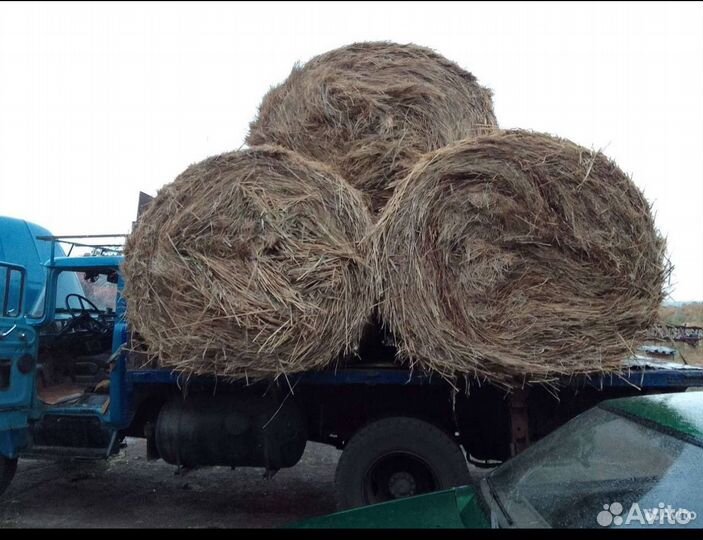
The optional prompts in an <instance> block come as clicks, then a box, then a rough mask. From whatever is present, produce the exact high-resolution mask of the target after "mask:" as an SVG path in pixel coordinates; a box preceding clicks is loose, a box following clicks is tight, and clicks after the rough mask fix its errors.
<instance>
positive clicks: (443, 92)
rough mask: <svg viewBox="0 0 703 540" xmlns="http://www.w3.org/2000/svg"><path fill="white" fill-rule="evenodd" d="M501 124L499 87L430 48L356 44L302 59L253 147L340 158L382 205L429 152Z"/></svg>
mask: <svg viewBox="0 0 703 540" xmlns="http://www.w3.org/2000/svg"><path fill="white" fill-rule="evenodd" d="M496 126H497V122H496V118H495V115H494V113H493V103H492V99H491V92H490V91H489V90H487V89H486V88H483V87H482V86H480V85H479V84H478V82H477V80H476V77H474V76H473V75H472V74H471V73H469V72H467V71H465V70H463V69H462V68H460V67H459V66H458V65H457V64H455V63H454V62H451V61H449V60H447V59H446V58H444V57H443V56H441V55H439V54H437V53H435V52H434V51H432V50H430V49H426V48H424V47H419V46H417V45H398V44H395V43H379V42H371V43H356V44H353V45H349V46H346V47H342V48H339V49H336V50H333V51H330V52H327V53H325V54H322V55H320V56H317V57H315V58H313V59H312V60H310V61H309V62H307V63H306V64H304V65H303V66H299V65H296V66H295V67H294V68H293V71H292V73H291V74H290V76H289V77H288V79H286V81H284V82H283V83H282V84H281V85H279V86H277V87H274V88H273V89H272V90H270V91H269V92H268V94H266V96H265V97H264V99H263V101H262V102H261V105H260V108H259V114H258V117H257V118H256V119H255V120H254V121H253V122H252V123H251V125H250V132H249V135H248V137H247V143H248V144H250V145H256V144H264V143H274V144H279V145H281V146H284V147H286V148H290V149H292V150H295V151H296V152H299V153H301V154H303V155H305V156H307V157H309V158H311V159H315V160H319V161H324V162H325V163H328V164H330V165H331V166H332V167H333V168H334V169H335V170H336V171H337V172H338V173H339V174H341V175H342V176H343V177H345V178H346V179H347V180H348V181H349V182H351V183H352V184H353V185H354V186H355V187H356V188H358V189H359V190H361V191H362V192H364V193H365V194H367V195H368V197H369V199H370V204H371V205H372V208H373V209H374V210H376V211H378V210H380V209H381V208H382V207H383V206H384V204H385V203H386V201H387V200H388V198H389V197H390V195H391V193H392V184H393V182H395V181H397V180H399V179H401V178H402V177H404V176H405V175H406V174H407V172H408V171H409V169H410V168H411V167H412V165H414V163H415V162H416V161H417V158H418V157H419V155H420V154H422V153H425V152H428V151H430V150H436V149H438V148H441V147H443V146H445V145H447V144H449V143H450V142H453V141H456V140H459V139H463V138H465V137H470V136H474V135H477V134H479V133H483V132H485V131H487V130H492V129H493V128H494V127H496Z"/></svg>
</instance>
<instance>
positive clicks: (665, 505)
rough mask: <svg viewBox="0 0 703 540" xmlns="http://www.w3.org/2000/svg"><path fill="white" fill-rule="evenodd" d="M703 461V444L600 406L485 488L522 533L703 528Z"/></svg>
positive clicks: (503, 470)
mask: <svg viewBox="0 0 703 540" xmlns="http://www.w3.org/2000/svg"><path fill="white" fill-rule="evenodd" d="M701 463H703V449H702V448H701V447H700V446H697V445H696V444H692V443H691V442H686V441H684V440H681V439H679V438H676V437H673V436H670V435H667V434H665V433H663V432H661V431H657V430H655V429H653V428H649V427H646V426H644V425H641V424H639V423H636V422H634V421H631V420H628V419H626V418H624V417H622V416H619V415H617V414H614V413H611V412H608V411H606V410H603V409H600V408H595V409H592V410H591V411H589V412H587V413H584V414H582V415H580V416H578V417H577V418H575V419H573V420H571V421H570V422H569V423H568V424H566V425H565V426H563V427H562V428H561V429H558V430H557V431H555V432H553V433H551V434H550V435H548V436H547V437H545V438H544V439H542V440H541V441H539V442H538V443H536V444H535V445H533V446H531V447H530V448H528V449H527V450H525V451H524V452H523V453H522V454H519V455H518V456H516V457H515V458H513V459H511V460H510V461H508V462H506V463H505V464H504V465H502V466H500V467H498V468H497V469H496V470H495V471H493V472H492V473H491V474H490V475H488V477H487V478H486V479H485V480H484V482H485V483H486V484H487V486H488V488H489V490H490V493H491V495H492V496H493V498H495V499H496V502H497V503H498V504H499V505H500V507H501V509H502V511H503V513H504V514H506V515H507V516H508V518H509V520H511V521H512V525H514V526H517V527H568V528H571V527H596V528H598V527H619V528H623V527H652V526H658V527H701V525H703V490H701V489H700V486H701V485H703V467H701ZM669 508H671V510H669ZM679 510H681V512H680V513H679V514H677V515H675V512H676V511H679ZM686 512H695V514H690V513H688V514H687V513H686ZM669 516H671V518H669ZM696 518H697V519H696ZM672 521H673V522H672Z"/></svg>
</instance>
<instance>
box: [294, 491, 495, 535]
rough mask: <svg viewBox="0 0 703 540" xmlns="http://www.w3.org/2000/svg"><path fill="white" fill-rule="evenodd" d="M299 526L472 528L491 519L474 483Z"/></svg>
mask: <svg viewBox="0 0 703 540" xmlns="http://www.w3.org/2000/svg"><path fill="white" fill-rule="evenodd" d="M288 527H289V528H296V529H401V528H403V529H404V528H408V529H436V528H440V529H466V528H469V529H472V528H480V529H483V528H490V520H489V518H488V517H487V515H486V513H485V512H484V511H483V508H482V506H481V505H480V503H479V495H478V494H477V493H476V490H475V489H474V488H473V487H471V486H464V487H459V488H454V489H449V490H446V491H437V492H434V493H428V494H426V495H418V496H416V497H408V498H407V499H400V500H397V501H389V502H385V503H380V504H374V505H371V506H365V507H362V508H355V509H353V510H346V511H344V512H337V513H335V514H329V515H326V516H322V517H318V518H312V519H308V520H305V521H302V522H299V523H295V524H293V525H289V526H288Z"/></svg>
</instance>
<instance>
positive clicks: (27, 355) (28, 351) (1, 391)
mask: <svg viewBox="0 0 703 540" xmlns="http://www.w3.org/2000/svg"><path fill="white" fill-rule="evenodd" d="M25 286H26V272H25V269H24V267H22V266H19V265H15V264H10V263H5V262H0V455H3V456H5V457H8V458H13V457H15V456H16V452H17V450H18V448H17V447H18V446H22V445H23V441H24V439H25V437H26V428H27V422H28V418H29V413H30V410H31V408H32V400H33V398H34V392H35V387H36V384H35V381H36V358H37V341H38V340H37V332H36V330H35V329H34V328H33V327H32V326H30V325H29V324H28V323H27V320H26V318H25V311H26V309H25V308H26V306H25V305H24V303H25V302H24V295H25Z"/></svg>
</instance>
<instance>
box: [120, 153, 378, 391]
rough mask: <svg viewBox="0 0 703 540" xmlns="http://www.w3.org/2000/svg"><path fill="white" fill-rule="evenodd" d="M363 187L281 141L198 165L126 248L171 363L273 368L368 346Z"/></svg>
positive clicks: (311, 364)
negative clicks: (362, 341) (363, 339)
mask: <svg viewBox="0 0 703 540" xmlns="http://www.w3.org/2000/svg"><path fill="white" fill-rule="evenodd" d="M370 223H371V218H370V215H369V213H368V210H367V208H366V206H365V204H364V201H363V198H362V196H361V195H360V194H359V193H358V192H357V191H356V190H354V189H353V188H352V187H351V186H349V185H348V184H347V183H346V182H345V181H344V180H343V179H341V178H339V177H338V176H336V175H335V174H334V173H333V172H332V171H331V170H330V169H328V168H327V167H326V166H324V165H321V164H317V163H314V162H310V161H307V160H305V159H304V158H302V157H300V156H298V155H297V154H295V153H293V152H290V151H288V150H284V149H282V148H276V147H270V146H265V147H257V148H251V149H249V150H244V151H238V152H231V153H227V154H223V155H219V156H215V157H211V158H209V159H206V160H204V161H202V162H200V163H198V164H195V165H192V166H191V167H189V168H188V169H187V170H186V171H185V172H183V173H182V174H181V175H180V176H179V177H178V178H176V180H175V181H174V182H172V183H171V184H169V185H167V186H165V187H164V188H162V189H161V190H160V191H159V193H158V195H157V197H156V199H155V200H154V202H153V203H152V205H151V206H150V207H149V209H148V210H147V211H146V213H145V214H144V215H143V216H142V218H141V219H140V221H139V223H138V224H137V226H136V228H135V230H134V232H133V233H132V235H131V236H130V237H129V239H128V241H127V244H126V249H125V263H124V274H125V278H126V286H125V296H126V298H127V301H128V306H129V309H128V318H129V321H130V322H131V324H132V325H133V327H134V329H135V330H136V331H137V332H139V333H140V335H141V337H142V339H143V340H144V342H145V343H146V345H147V347H148V351H149V352H150V353H151V354H152V355H153V356H154V357H156V358H157V359H158V362H159V364H160V365H161V366H163V367H170V368H174V369H176V370H179V371H185V372H188V373H195V374H211V375H212V374H217V375H223V376H232V377H247V378H262V377H268V376H274V377H275V376H277V375H280V374H282V373H292V372H297V371H303V370H308V369H316V368H323V367H327V366H329V365H330V364H331V363H333V362H334V361H335V359H336V358H337V356H338V355H343V354H348V353H349V352H350V351H351V350H352V349H354V348H355V347H356V346H357V342H358V340H359V336H360V332H361V330H362V328H363V326H364V323H365V322H366V320H367V317H368V315H369V312H370V311H371V306H372V304H373V297H372V287H371V275H370V272H369V269H368V267H367V266H366V264H365V258H366V254H365V253H364V252H363V251H361V245H360V241H361V240H362V238H363V237H364V235H365V234H366V233H367V231H368V228H369V226H370Z"/></svg>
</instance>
